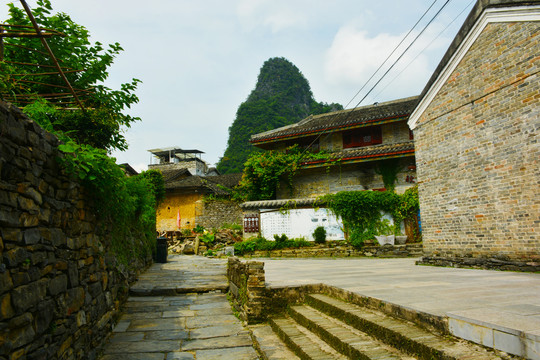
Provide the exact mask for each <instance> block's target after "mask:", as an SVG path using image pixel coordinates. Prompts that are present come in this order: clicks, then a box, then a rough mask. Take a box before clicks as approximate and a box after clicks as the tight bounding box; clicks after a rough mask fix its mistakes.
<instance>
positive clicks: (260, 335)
mask: <svg viewBox="0 0 540 360" xmlns="http://www.w3.org/2000/svg"><path fill="white" fill-rule="evenodd" d="M249 330H250V331H251V337H252V338H253V343H254V345H255V348H256V349H257V350H258V352H259V354H260V355H261V360H282V359H287V360H299V359H300V358H299V357H298V356H296V355H295V354H294V353H293V352H292V351H291V350H290V349H289V348H288V347H287V345H285V343H284V342H283V341H281V339H280V338H279V337H278V336H277V334H276V333H275V332H274V331H273V330H272V327H271V326H270V325H268V324H256V325H250V326H249Z"/></svg>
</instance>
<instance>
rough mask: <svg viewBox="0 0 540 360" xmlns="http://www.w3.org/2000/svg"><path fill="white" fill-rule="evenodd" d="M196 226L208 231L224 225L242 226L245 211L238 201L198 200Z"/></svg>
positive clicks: (196, 204)
mask: <svg viewBox="0 0 540 360" xmlns="http://www.w3.org/2000/svg"><path fill="white" fill-rule="evenodd" d="M195 212H196V219H195V223H196V225H201V226H203V227H205V228H207V229H213V228H215V229H219V228H221V227H223V225H224V224H238V225H242V221H243V211H242V209H241V208H240V205H239V203H238V202H236V201H231V200H220V199H215V200H209V199H203V200H198V201H197V202H196V203H195Z"/></svg>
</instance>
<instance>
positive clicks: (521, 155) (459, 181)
mask: <svg viewBox="0 0 540 360" xmlns="http://www.w3.org/2000/svg"><path fill="white" fill-rule="evenodd" d="M539 54H540V32H539V22H515V23H511V22H510V23H492V24H488V25H487V27H486V28H485V29H484V30H483V31H482V33H481V34H480V36H479V37H478V38H477V39H476V41H475V42H474V44H473V45H472V47H471V48H470V49H469V51H468V52H467V53H466V54H465V56H464V58H463V59H462V60H461V62H460V63H459V65H458V66H457V68H456V69H455V70H454V71H453V73H452V74H451V75H450V76H449V78H448V79H447V80H446V83H445V84H444V85H443V87H442V88H441V89H440V90H439V92H438V94H437V95H436V96H435V98H434V99H433V100H432V101H431V103H430V105H429V106H428V107H427V109H426V110H425V111H424V112H423V114H422V116H421V117H420V118H419V120H418V125H417V127H416V128H415V129H414V136H415V146H416V160H417V164H418V167H417V172H418V179H419V189H418V190H419V197H420V210H421V218H422V234H423V241H424V252H425V257H424V259H423V261H424V262H425V263H431V264H441V265H453V266H459V265H464V266H483V265H486V266H489V267H494V266H500V267H501V268H503V269H509V270H510V269H511V270H520V269H524V270H531V269H534V268H536V269H538V268H539V267H540V237H539V236H538V232H539V230H540V195H539V194H540V192H539V191H538V189H539V186H540V142H539V138H540V137H539V130H540V106H539V104H540V94H539V91H540V78H539V75H538V74H539V71H540V56H539ZM536 271H537V270H536Z"/></svg>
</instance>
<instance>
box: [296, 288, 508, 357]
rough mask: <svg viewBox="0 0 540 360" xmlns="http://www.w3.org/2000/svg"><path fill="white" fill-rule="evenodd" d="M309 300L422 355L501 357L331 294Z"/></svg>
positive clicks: (312, 297) (358, 326) (370, 331)
mask: <svg viewBox="0 0 540 360" xmlns="http://www.w3.org/2000/svg"><path fill="white" fill-rule="evenodd" d="M306 304H308V305H310V306H311V307H313V308H315V309H317V310H319V311H321V312H323V313H325V314H327V315H329V316H331V317H334V318H336V319H339V320H341V321H343V322H345V323H346V324H348V325H350V326H352V327H353V328H355V329H357V330H360V331H362V332H364V333H367V334H369V335H370V336H372V337H374V338H376V339H378V340H379V341H381V342H384V343H385V344H388V345H390V346H392V347H394V348H397V349H399V350H400V351H403V352H405V353H408V354H412V355H414V356H415V357H416V358H418V359H444V360H450V359H455V360H458V359H475V360H492V359H501V357H500V356H497V355H496V354H494V353H493V352H491V351H488V350H486V349H484V348H481V347H480V346H477V345H474V344H470V343H468V342H465V341H461V340H457V339H453V338H450V337H443V336H440V335H436V334H433V333H431V332H429V331H427V330H424V329H422V328H421V327H419V326H417V325H415V324H412V323H410V322H406V321H404V320H398V319H395V318H392V317H390V316H388V315H385V314H383V313H379V312H376V311H373V310H370V309H367V308H364V307H361V306H358V305H355V304H351V303H346V302H344V301H341V300H338V299H335V298H332V297H330V296H327V295H323V294H308V295H306Z"/></svg>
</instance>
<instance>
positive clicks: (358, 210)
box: [321, 187, 419, 247]
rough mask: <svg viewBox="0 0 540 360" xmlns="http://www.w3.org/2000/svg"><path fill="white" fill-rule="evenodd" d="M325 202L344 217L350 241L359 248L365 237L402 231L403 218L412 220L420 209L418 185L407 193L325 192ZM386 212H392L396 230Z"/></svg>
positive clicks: (368, 238) (370, 237) (338, 214)
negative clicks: (389, 223)
mask: <svg viewBox="0 0 540 360" xmlns="http://www.w3.org/2000/svg"><path fill="white" fill-rule="evenodd" d="M321 201H323V202H325V203H326V206H327V207H328V208H329V209H330V210H332V212H334V214H336V215H337V216H339V217H341V220H342V221H343V225H344V227H345V231H346V232H347V233H349V241H350V242H351V244H352V245H353V246H355V247H362V246H363V244H364V241H365V240H370V239H373V238H374V236H375V235H378V234H386V233H388V232H393V233H395V234H396V233H399V231H400V230H399V227H400V224H401V221H403V220H407V219H410V218H411V217H412V216H414V215H415V214H416V212H417V211H418V209H419V203H418V189H417V188H416V187H414V188H411V189H408V190H407V191H406V192H405V193H404V194H403V195H398V194H396V193H394V192H392V191H383V192H380V191H342V192H338V193H337V194H329V195H325V196H323V197H322V198H321ZM383 212H386V213H390V214H391V215H392V217H393V220H394V226H393V229H390V228H388V223H387V222H388V220H386V222H385V221H384V220H383V219H382V213H383Z"/></svg>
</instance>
